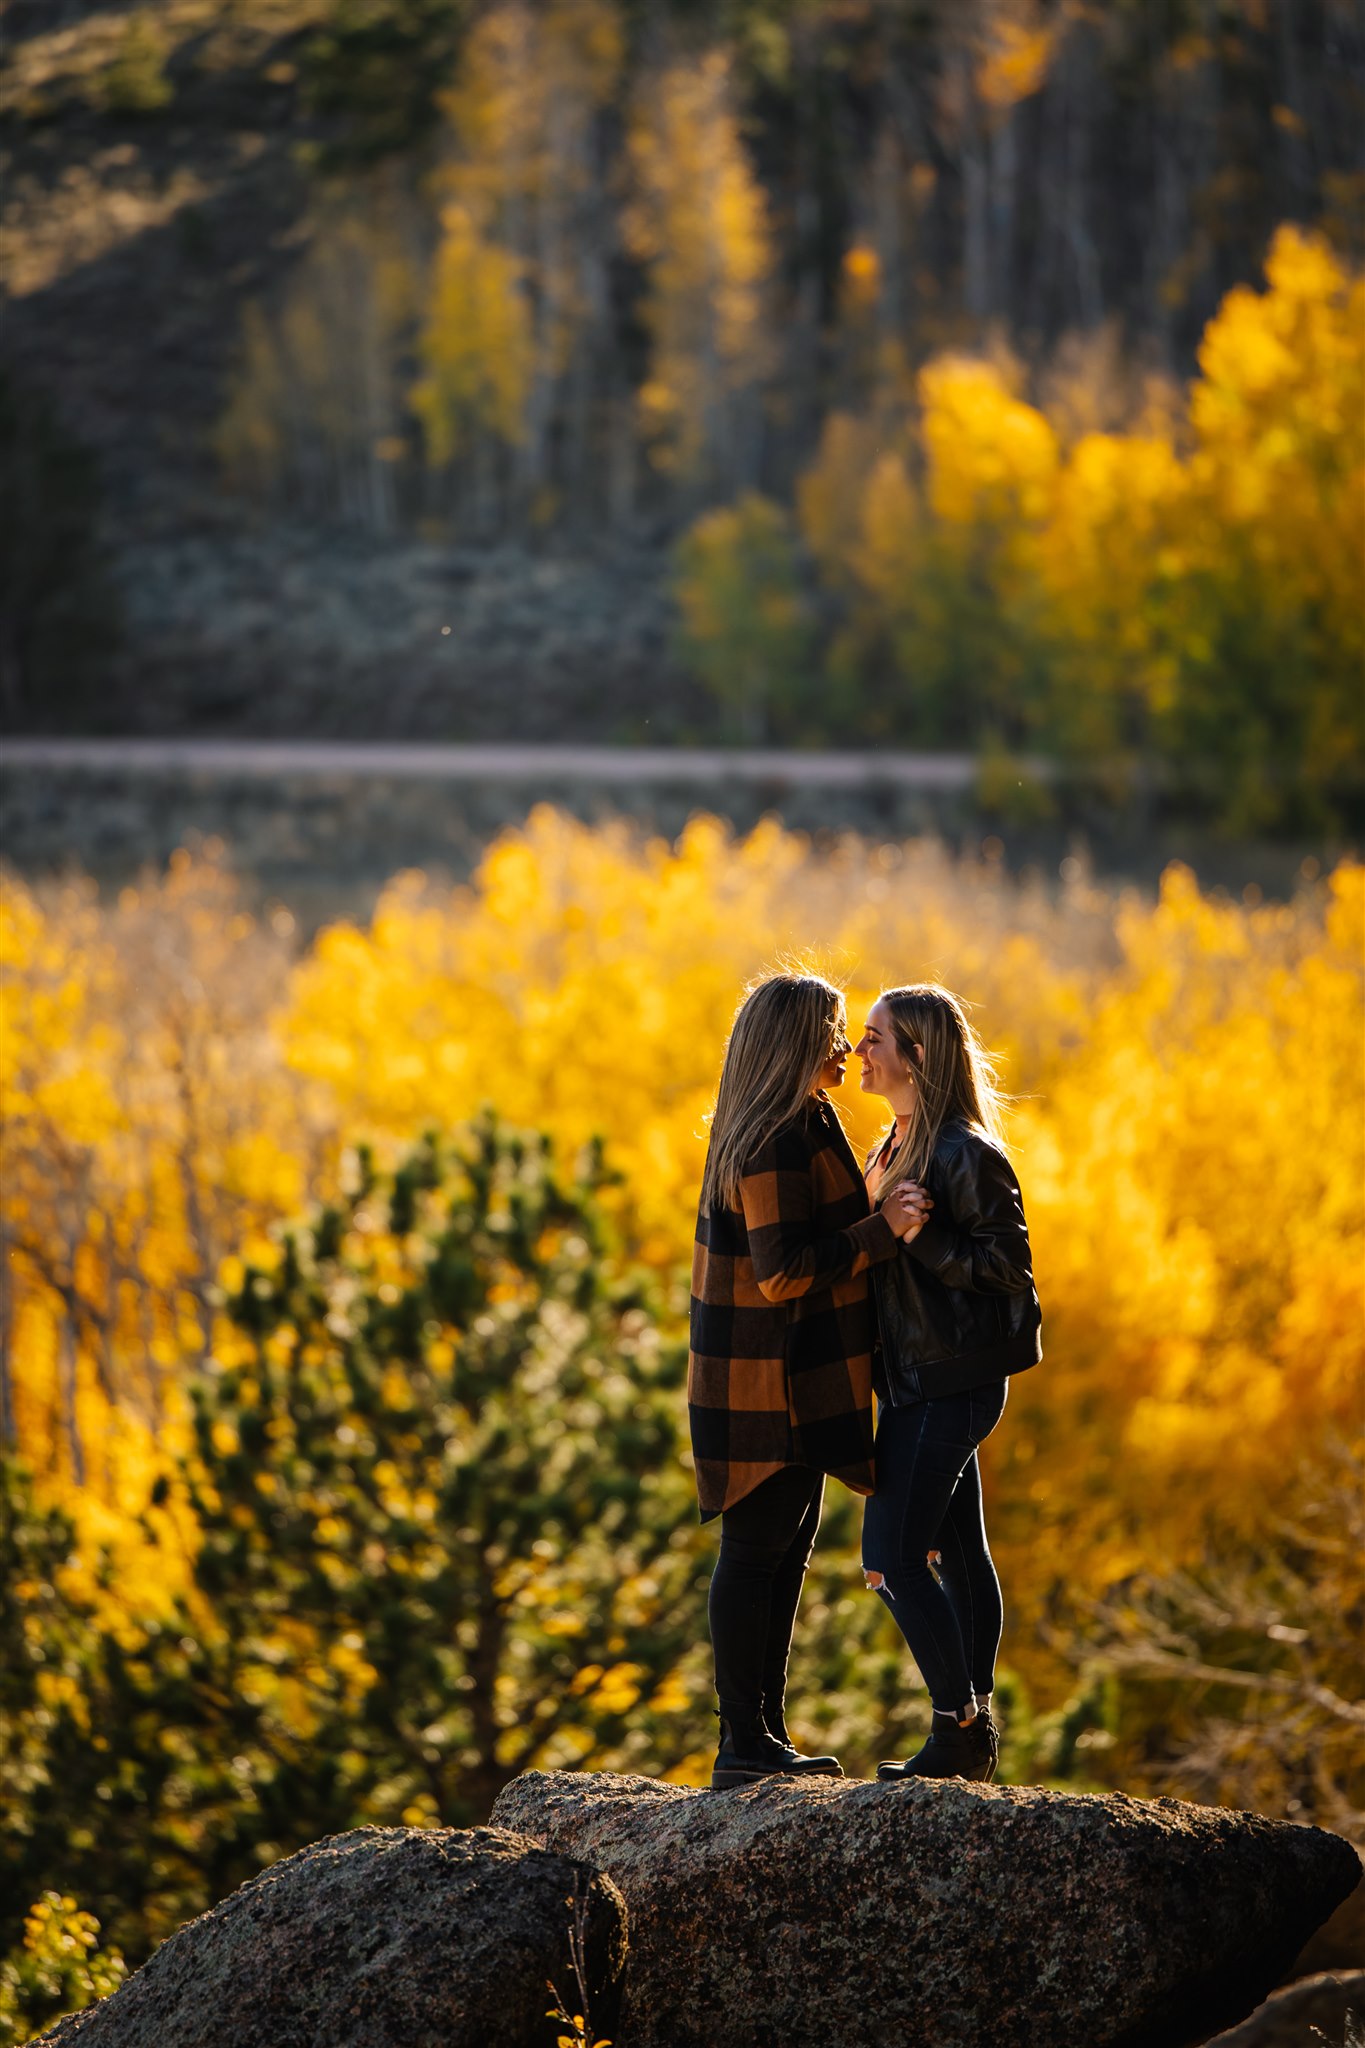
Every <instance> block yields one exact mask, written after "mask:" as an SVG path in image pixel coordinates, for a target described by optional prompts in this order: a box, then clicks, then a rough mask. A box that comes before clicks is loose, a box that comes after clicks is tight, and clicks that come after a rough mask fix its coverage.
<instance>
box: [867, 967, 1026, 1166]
mask: <svg viewBox="0 0 1365 2048" xmlns="http://www.w3.org/2000/svg"><path fill="white" fill-rule="evenodd" d="M877 1000H878V1002H880V1003H881V1004H882V1006H883V1007H884V1009H885V1010H886V1012H887V1015H888V1016H889V1018H890V1020H891V1033H892V1036H893V1038H894V1039H895V1041H896V1050H897V1051H898V1052H899V1054H900V1056H901V1058H902V1059H903V1060H904V1061H905V1063H906V1065H907V1066H908V1067H910V1068H911V1069H912V1070H913V1072H914V1076H915V1103H914V1109H913V1111H912V1113H911V1117H910V1126H909V1129H908V1130H907V1131H906V1133H905V1136H904V1138H902V1140H901V1142H900V1144H899V1145H898V1146H897V1147H896V1150H895V1151H894V1152H893V1154H892V1155H891V1158H890V1160H889V1161H888V1162H887V1168H886V1171H885V1173H884V1174H883V1175H882V1178H881V1180H880V1182H879V1183H878V1185H877V1203H878V1206H880V1205H881V1204H882V1203H883V1202H884V1201H885V1200H886V1198H887V1196H888V1195H889V1194H890V1193H891V1190H892V1189H893V1188H894V1187H897V1186H898V1185H899V1184H900V1182H901V1181H903V1180H915V1181H922V1180H923V1179H924V1176H925V1174H926V1173H927V1172H928V1170H929V1162H930V1160H931V1159H932V1158H933V1156H934V1147H935V1145H937V1143H938V1138H939V1133H940V1131H941V1130H942V1129H943V1126H944V1125H945V1124H946V1123H949V1122H951V1121H954V1120H958V1121H960V1122H962V1123H965V1124H967V1125H968V1126H969V1127H970V1128H971V1129H972V1130H974V1131H976V1132H977V1133H978V1134H979V1135H980V1136H981V1137H983V1138H989V1139H990V1140H991V1141H992V1143H993V1144H996V1145H1003V1142H1004V1139H1003V1132H1002V1129H1001V1121H1000V1111H1001V1107H1002V1105H1003V1103H1004V1100H1005V1098H1004V1096H1003V1095H1002V1094H1001V1093H1000V1089H999V1086H998V1083H997V1076H996V1071H995V1066H994V1063H993V1062H992V1060H991V1056H990V1054H989V1053H988V1052H987V1051H986V1048H985V1047H984V1046H983V1045H982V1043H981V1040H980V1039H979V1038H978V1037H977V1035H976V1033H975V1031H973V1029H972V1027H971V1025H970V1024H969V1023H968V1021H967V1013H966V1011H965V1010H964V1009H963V1007H962V1004H961V1003H960V1002H959V1000H958V998H957V997H956V996H955V995H954V994H953V993H952V991H951V990H950V989H946V988H940V987H939V985H938V983H937V982H932V981H922V982H915V983H912V985H911V986H910V987H909V988H884V989H883V990H882V992H881V994H880V996H879V997H878V998H877Z"/></svg>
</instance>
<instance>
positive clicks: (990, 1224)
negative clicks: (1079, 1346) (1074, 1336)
mask: <svg viewBox="0 0 1365 2048" xmlns="http://www.w3.org/2000/svg"><path fill="white" fill-rule="evenodd" d="M924 1185H925V1188H926V1189H927V1191H928V1193H929V1194H930V1195H931V1196H932V1197H933V1202H934V1207H933V1209H932V1210H931V1212H930V1215H929V1220H928V1222H927V1223H926V1224H925V1225H924V1227H923V1229H922V1230H920V1231H919V1232H918V1234H917V1235H916V1236H915V1237H913V1238H912V1239H911V1240H910V1242H909V1243H908V1244H906V1243H904V1242H902V1244H901V1246H900V1250H899V1252H898V1254H897V1256H896V1257H895V1258H894V1259H892V1260H889V1261H888V1262H887V1263H886V1264H885V1265H882V1266H878V1267H875V1268H874V1270H873V1275H872V1284H873V1288H874V1290H875V1294H876V1303H877V1324H878V1335H879V1337H880V1354H879V1357H878V1361H877V1371H876V1375H875V1383H876V1387H877V1392H878V1394H879V1395H880V1396H881V1398H882V1399H883V1400H884V1401H889V1402H890V1403H891V1405H892V1406H893V1407H894V1406H898V1405H901V1404H904V1403H906V1402H910V1401H916V1400H921V1399H924V1398H927V1397H930V1396H932V1395H935V1394H948V1393H958V1392H960V1391H962V1390H964V1389H965V1388H967V1387H975V1386H981V1385H983V1384H984V1383H985V1382H986V1381H988V1380H998V1379H1004V1378H1005V1377H1006V1376H1007V1375H1008V1374H1010V1373H1015V1372H1023V1371H1025V1370H1026V1369H1027V1368H1028V1367H1029V1366H1031V1365H1036V1364H1037V1363H1038V1361H1039V1359H1040V1358H1041V1357H1042V1355H1043V1343H1042V1311H1041V1309H1040V1308H1039V1306H1038V1295H1037V1291H1036V1289H1035V1287H1034V1285H1033V1260H1032V1256H1031V1254H1030V1251H1029V1241H1028V1225H1027V1224H1026V1223H1025V1221H1024V1204H1023V1201H1022V1199H1021V1197H1020V1194H1019V1186H1018V1182H1017V1181H1016V1180H1015V1177H1014V1168H1013V1167H1012V1166H1011V1165H1010V1163H1009V1160H1008V1159H1007V1158H1006V1157H1005V1155H1004V1153H1003V1152H1002V1151H1001V1150H1000V1148H999V1146H998V1145H995V1144H992V1142H991V1140H990V1139H989V1138H985V1137H983V1136H982V1135H981V1134H980V1133H979V1132H978V1131H974V1130H972V1129H971V1128H970V1126H969V1125H967V1124H965V1123H960V1122H953V1123H949V1124H946V1125H945V1126H944V1128H943V1130H942V1131H940V1133H939V1137H938V1142H937V1144H936V1145H935V1147H934V1155H933V1158H932V1159H931V1160H930V1162H929V1168H928V1171H927V1172H926V1174H925V1176H924Z"/></svg>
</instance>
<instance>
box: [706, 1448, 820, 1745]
mask: <svg viewBox="0 0 1365 2048" xmlns="http://www.w3.org/2000/svg"><path fill="white" fill-rule="evenodd" d="M824 1498H825V1475H824V1473H823V1472H814V1471H812V1470H811V1469H810V1467H809V1466H808V1465H784V1466H783V1467H782V1470H781V1471H780V1472H774V1473H772V1474H771V1475H770V1476H769V1477H768V1478H767V1479H764V1480H762V1481H761V1482H760V1483H759V1485H757V1486H756V1487H755V1488H754V1489H753V1492H752V1493H746V1494H745V1496H744V1498H743V1500H738V1501H736V1502H735V1505H734V1506H733V1507H732V1508H726V1509H725V1511H724V1513H723V1514H722V1515H721V1518H720V1556H719V1558H718V1559H717V1561H716V1568H715V1571H714V1572H713V1573H712V1575H711V1593H710V1601H709V1612H710V1621H711V1647H712V1649H713V1651H714V1652H715V1659H716V1692H717V1693H718V1695H719V1697H720V1711H721V1713H722V1715H723V1716H724V1718H725V1719H726V1720H727V1721H728V1722H729V1723H730V1725H731V1727H732V1728H736V1727H737V1728H741V1729H744V1728H748V1727H749V1726H751V1725H752V1724H753V1723H754V1722H755V1721H756V1720H757V1719H758V1717H759V1716H760V1715H761V1716H762V1717H763V1718H764V1720H765V1722H766V1724H767V1727H768V1731H769V1733H770V1734H773V1735H776V1736H778V1737H781V1736H782V1735H784V1734H785V1732H786V1723H785V1720H784V1705H785V1700H786V1692H787V1657H788V1654H789V1652H790V1650H791V1641H792V1630H793V1629H794V1628H795V1626H796V1609H797V1606H798V1604H799V1602H800V1599H801V1585H802V1581H803V1580H804V1578H805V1576H806V1567H807V1565H808V1564H809V1563H810V1554H811V1551H812V1550H813V1549H814V1548H815V1532H816V1530H817V1529H818V1528H819V1527H820V1510H821V1508H822V1506H823V1505H824Z"/></svg>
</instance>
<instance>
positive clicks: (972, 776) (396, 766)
mask: <svg viewBox="0 0 1365 2048" xmlns="http://www.w3.org/2000/svg"><path fill="white" fill-rule="evenodd" d="M25 767H31V768H77V769H88V770H91V771H94V772H96V773H100V772H117V773H118V774H129V775H143V774H145V775H181V774H183V775H194V776H214V775H223V776H260V777H262V778H267V777H272V776H288V775H316V776H329V775H339V776H356V775H363V776H376V777H386V778H390V779H392V780H395V781H411V782H595V783H625V784H630V785H634V786H636V787H638V786H640V785H641V784H659V783H688V784H707V783H723V782H730V783H734V782H745V783H760V784H761V783H771V784H784V785H787V786H791V785H794V784H805V785H812V786H819V787H824V788H839V789H858V788H868V789H871V788H877V787H881V788H886V787H887V786H888V785H894V786H896V787H897V788H901V789H943V790H954V789H958V790H961V789H971V788H973V787H974V786H975V783H976V780H977V776H978V773H979V763H978V762H977V761H976V760H975V759H974V758H973V756H972V755H970V754H903V753H894V752H891V751H887V752H885V753H822V754H814V753H811V754H806V753H793V752H790V751H786V750H782V749H777V748H768V747H735V748H729V747H574V746H562V747H561V746H515V745H508V746H501V745H499V746H470V747H461V746H444V745H440V744H436V743H432V744H425V743H423V742H413V743H397V742H389V741H385V742H376V743H375V744H373V745H371V744H369V743H368V742H366V741H364V740H196V739H183V740H181V739H146V740H143V739H136V740H116V739H107V740H101V739H82V740H44V739H11V740H0V768H25ZM1030 768H1031V772H1032V773H1033V774H1038V773H1039V772H1040V770H1039V767H1038V765H1037V764H1030Z"/></svg>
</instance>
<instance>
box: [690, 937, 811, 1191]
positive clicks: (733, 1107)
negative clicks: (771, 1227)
mask: <svg viewBox="0 0 1365 2048" xmlns="http://www.w3.org/2000/svg"><path fill="white" fill-rule="evenodd" d="M844 1026H845V1010H844V997H843V992H842V990H840V989H837V988H836V987H835V986H834V984H833V982H830V981H826V980H825V979H824V977H823V976H822V975H818V974H770V975H765V977H764V978H763V980H762V981H758V982H755V983H754V984H753V985H752V986H751V987H750V988H749V989H748V990H746V992H745V995H744V999H743V1001H742V1002H741V1004H740V1006H739V1009H738V1011H737V1012H736V1013H735V1021H734V1023H733V1024H732V1025H731V1027H730V1036H729V1038H728V1040H727V1041H726V1046H725V1058H724V1061H723V1062H722V1065H721V1070H720V1081H719V1084H718V1086H717V1088H716V1106H715V1108H714V1110H713V1111H712V1112H711V1142H710V1144H709V1146H708V1147H707V1152H706V1168H705V1171H704V1172H703V1174H702V1183H701V1205H702V1208H703V1209H714V1208H719V1207H722V1206H724V1207H728V1208H738V1206H739V1183H740V1176H741V1174H742V1173H743V1170H744V1166H745V1162H746V1161H747V1160H749V1159H751V1158H752V1157H753V1155H754V1153H755V1152H756V1151H757V1150H758V1148H759V1146H760V1145H762V1144H764V1143H766V1141H767V1140H768V1139H769V1138H771V1136H772V1135H773V1133H774V1131H777V1130H780V1129H781V1127H782V1125H783V1124H786V1123H790V1122H791V1120H792V1118H793V1117H795V1116H796V1115H797V1114H798V1113H799V1112H800V1111H801V1110H802V1109H803V1108H804V1107H805V1105H806V1103H807V1102H808V1101H809V1099H810V1097H811V1095H812V1093H813V1092H814V1090H815V1088H816V1086H817V1084H818V1082H819V1079H820V1073H821V1070H822V1068H823V1067H824V1066H825V1064H826V1062H827V1061H828V1060H829V1059H830V1058H831V1056H832V1055H833V1052H834V1046H835V1042H836V1040H837V1038H838V1035H839V1033H840V1031H842V1030H843V1029H844Z"/></svg>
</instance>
